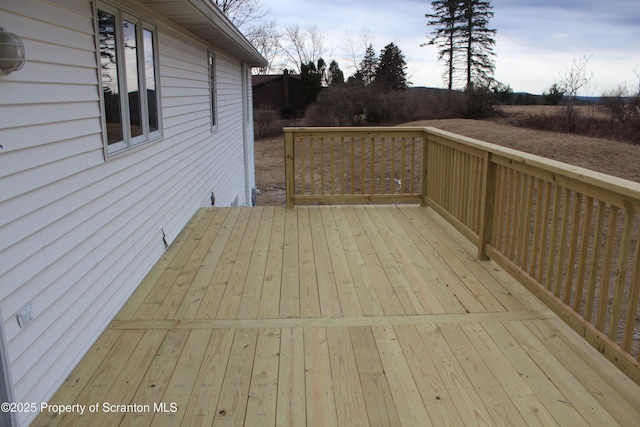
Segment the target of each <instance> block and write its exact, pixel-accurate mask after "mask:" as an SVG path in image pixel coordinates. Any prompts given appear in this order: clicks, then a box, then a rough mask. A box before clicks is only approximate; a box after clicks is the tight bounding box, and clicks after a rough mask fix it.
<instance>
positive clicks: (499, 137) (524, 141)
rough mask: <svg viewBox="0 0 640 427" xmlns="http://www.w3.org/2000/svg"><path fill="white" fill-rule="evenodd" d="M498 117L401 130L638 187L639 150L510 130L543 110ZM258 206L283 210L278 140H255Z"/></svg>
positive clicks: (510, 111) (509, 111) (510, 110)
mask: <svg viewBox="0 0 640 427" xmlns="http://www.w3.org/2000/svg"><path fill="white" fill-rule="evenodd" d="M502 108H503V111H504V114H503V115H502V116H501V117H499V118H496V119H491V120H465V119H447V120H423V121H417V122H410V123H406V124H404V125H403V126H432V127H436V128H439V129H443V130H446V131H450V132H454V133H458V134H460V135H465V136H468V137H471V138H476V139H480V140H483V141H486V142H491V143H494V144H498V145H503V146H506V147H511V148H514V149H517V150H521V151H525V152H528V153H532V154H536V155H539V156H543V157H547V158H551V159H555V160H559V161H562V162H566V163H570V164H574V165H577V166H581V167H585V168H588V169H592V170H595V171H598V172H602V173H606V174H609V175H614V176H617V177H620V178H625V179H628V180H631V181H635V182H640V167H638V165H640V146H635V145H631V144H626V143H622V142H616V141H610V140H606V139H598V138H589V137H584V136H579V135H570V134H565V133H556V132H545V131H536V130H530V129H523V128H519V127H515V126H511V125H510V124H509V122H510V121H511V120H512V119H513V117H514V116H516V115H520V114H526V113H527V112H541V111H550V110H551V109H554V108H562V107H549V106H509V107H502ZM255 159H256V181H257V187H258V188H259V189H260V195H259V196H258V203H257V204H258V205H261V206H268V205H283V204H284V203H285V193H284V142H283V137H282V136H279V137H273V138H267V139H260V140H256V142H255Z"/></svg>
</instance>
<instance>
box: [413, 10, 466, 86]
mask: <svg viewBox="0 0 640 427" xmlns="http://www.w3.org/2000/svg"><path fill="white" fill-rule="evenodd" d="M462 3H463V2H461V1H457V0H439V1H432V2H431V8H432V9H433V13H427V14H425V17H426V18H427V19H428V22H427V24H428V25H431V26H433V27H434V28H435V29H434V30H433V32H432V33H431V38H430V40H429V42H427V43H425V44H423V45H422V46H425V45H430V46H436V47H437V48H438V60H439V61H441V60H444V61H445V64H446V66H447V71H445V73H444V77H445V79H446V80H447V82H448V84H447V87H448V88H449V90H451V89H453V81H454V75H455V71H456V62H457V59H458V57H459V55H460V49H459V47H460V33H461V21H462V18H463V14H462V11H463V8H462Z"/></svg>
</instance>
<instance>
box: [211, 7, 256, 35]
mask: <svg viewBox="0 0 640 427" xmlns="http://www.w3.org/2000/svg"><path fill="white" fill-rule="evenodd" d="M262 1H263V0H215V3H216V5H217V6H218V7H219V8H220V9H221V10H222V12H223V13H224V14H225V15H227V16H228V17H229V19H230V20H231V22H233V23H234V25H235V26H236V27H238V28H239V29H240V30H241V31H243V33H244V34H245V36H246V35H247V34H246V33H245V30H246V29H247V27H249V26H251V25H252V24H255V23H256V22H258V21H262V20H263V19H264V18H265V17H266V16H267V13H268V12H267V10H266V9H265V8H264V4H263V2H262ZM247 38H249V37H247Z"/></svg>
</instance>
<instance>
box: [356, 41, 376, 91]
mask: <svg viewBox="0 0 640 427" xmlns="http://www.w3.org/2000/svg"><path fill="white" fill-rule="evenodd" d="M377 69H378V58H376V52H375V51H374V50H373V45H371V44H370V45H369V46H367V50H366V51H365V53H364V58H363V59H362V61H361V62H360V69H359V70H358V72H357V75H358V76H359V78H360V79H361V80H362V83H363V84H364V85H365V86H369V85H370V84H371V83H373V80H374V79H375V77H376V70H377Z"/></svg>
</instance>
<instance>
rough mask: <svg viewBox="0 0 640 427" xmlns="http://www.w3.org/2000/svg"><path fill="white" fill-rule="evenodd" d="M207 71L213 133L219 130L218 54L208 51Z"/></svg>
mask: <svg viewBox="0 0 640 427" xmlns="http://www.w3.org/2000/svg"><path fill="white" fill-rule="evenodd" d="M207 69H208V74H209V109H210V111H211V114H210V120H211V132H212V133H213V132H215V131H216V130H218V79H217V76H216V54H215V52H213V51H212V50H211V49H207Z"/></svg>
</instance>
